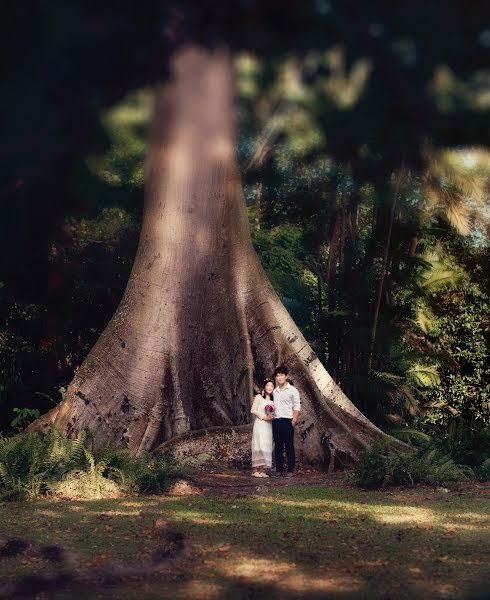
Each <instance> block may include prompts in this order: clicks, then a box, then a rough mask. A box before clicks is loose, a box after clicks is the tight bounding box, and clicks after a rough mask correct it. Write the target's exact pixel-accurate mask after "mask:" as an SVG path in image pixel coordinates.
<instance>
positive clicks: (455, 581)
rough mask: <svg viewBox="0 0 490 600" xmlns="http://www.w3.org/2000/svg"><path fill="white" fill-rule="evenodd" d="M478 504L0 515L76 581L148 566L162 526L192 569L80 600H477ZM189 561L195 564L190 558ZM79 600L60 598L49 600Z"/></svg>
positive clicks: (472, 495) (483, 524) (442, 501)
mask: <svg viewBox="0 0 490 600" xmlns="http://www.w3.org/2000/svg"><path fill="white" fill-rule="evenodd" d="M489 509H490V505H489V500H488V498H485V497H484V496H483V495H481V494H479V493H478V491H477V490H472V489H470V488H469V487H467V486H466V488H465V487H463V488H461V489H460V490H458V491H456V492H454V493H452V492H449V493H448V492H445V491H444V490H435V489H427V488H417V489H413V490H396V492H393V493H389V492H388V491H386V490H385V491H383V492H377V491H371V492H366V491H363V490H356V489H349V488H335V487H334V488H329V487H313V488H295V487H293V488H285V489H284V488H283V489H280V490H275V491H274V492H273V493H270V494H264V495H258V496H254V495H248V494H246V495H241V496H240V497H229V496H215V495H211V496H193V497H183V498H179V497H165V496H163V497H150V498H143V497H137V498H119V499H110V500H97V501H94V500H92V501H83V502H82V501H76V500H72V501H64V502H49V501H46V500H35V501H33V502H32V503H29V504H25V503H19V504H12V503H9V504H3V505H0V519H2V521H5V522H7V521H8V522H9V530H10V535H11V536H15V537H16V538H20V539H23V538H27V539H28V540H29V541H30V542H31V544H32V546H33V547H34V548H36V544H41V545H48V544H52V543H53V542H55V543H56V544H57V545H59V546H61V547H64V548H67V549H69V550H70V551H71V552H72V553H73V554H74V555H75V556H76V557H77V569H78V570H79V571H81V572H82V573H83V572H84V570H85V569H91V568H93V567H98V568H104V567H109V566H110V565H112V564H119V565H121V564H131V565H134V564H135V563H136V564H141V565H145V564H148V563H149V562H150V561H151V557H152V556H153V555H154V553H155V551H157V549H158V547H159V544H161V538H160V537H159V532H158V529H155V523H157V522H158V520H159V519H160V520H163V521H164V522H165V523H166V524H167V525H168V526H171V527H173V528H175V529H177V530H178V531H180V532H182V533H183V534H184V536H185V539H186V541H187V543H188V544H189V547H190V552H191V555H190V559H189V560H186V559H185V558H184V559H182V560H179V559H178V558H177V559H176V560H175V561H174V562H173V566H172V569H171V570H169V569H168V568H164V569H163V571H162V573H161V574H154V575H153V576H152V577H151V578H147V579H143V581H141V580H139V579H138V578H137V577H136V578H130V579H129V580H128V581H126V582H124V583H122V584H118V585H117V584H116V585H111V586H109V587H107V588H103V587H102V588H101V587H100V586H93V587H89V588H87V587H84V588H80V593H82V594H83V597H85V598H93V599H94V600H95V599H106V598H111V597H112V598H113V597H114V596H117V597H118V598H122V599H126V598H127V599H129V598H134V597H135V595H137V596H138V598H142V599H148V600H149V599H150V598H156V597H172V598H184V597H189V596H193V597H197V596H199V597H200V598H207V597H210V598H211V597H212V598H231V597H233V598H238V599H240V598H244V599H245V598H250V597H265V596H267V597H268V598H289V597H298V596H301V597H304V598H309V597H312V598H315V597H319V596H320V597H324V596H325V595H328V596H332V597H343V598H349V599H357V598H359V599H360V598H379V591H380V589H381V587H382V589H383V594H385V595H386V596H392V597H397V598H401V599H408V598H410V599H412V598H413V599H416V598H421V597H424V598H441V597H445V596H446V597H447V596H450V597H451V598H469V597H475V598H477V597H483V596H479V595H478V594H482V593H483V588H484V584H485V582H486V577H487V574H488V569H487V564H488V562H487V561H488V555H487V552H486V547H487V546H488V526H489V525H490V523H489V521H488V514H490V510H489ZM197 557H198V560H196V558H197ZM57 569H61V567H60V566H59V565H57V564H56V563H53V562H50V561H49V560H47V559H46V558H39V556H38V554H35V555H33V556H32V558H31V557H30V555H29V551H27V552H26V553H24V554H19V555H18V556H12V557H8V558H4V559H3V560H2V561H1V563H0V577H2V578H6V579H7V580H10V579H11V578H14V577H19V576H22V575H24V574H27V573H30V574H31V575H32V574H36V573H39V574H47V573H49V572H51V571H56V570H57ZM76 591H77V588H76V587H73V586H71V587H70V589H69V590H68V589H67V590H66V591H64V590H63V588H61V589H58V590H57V593H56V595H55V597H56V598H65V597H66V598H68V597H73V595H74V593H76Z"/></svg>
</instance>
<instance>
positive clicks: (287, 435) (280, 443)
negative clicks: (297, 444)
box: [272, 419, 296, 473]
mask: <svg viewBox="0 0 490 600" xmlns="http://www.w3.org/2000/svg"><path fill="white" fill-rule="evenodd" d="M272 435H273V436H274V455H275V459H276V470H277V471H279V472H280V471H282V461H283V451H284V448H286V456H287V459H288V471H291V473H292V472H293V471H294V465H295V463H296V456H295V454H294V427H293V426H292V424H291V419H274V420H273V421H272Z"/></svg>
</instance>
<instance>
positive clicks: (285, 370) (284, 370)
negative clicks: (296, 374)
mask: <svg viewBox="0 0 490 600" xmlns="http://www.w3.org/2000/svg"><path fill="white" fill-rule="evenodd" d="M278 373H284V375H287V374H288V373H289V369H288V368H287V367H286V365H279V366H278V367H276V368H275V369H274V377H275V376H276V375H277V374H278Z"/></svg>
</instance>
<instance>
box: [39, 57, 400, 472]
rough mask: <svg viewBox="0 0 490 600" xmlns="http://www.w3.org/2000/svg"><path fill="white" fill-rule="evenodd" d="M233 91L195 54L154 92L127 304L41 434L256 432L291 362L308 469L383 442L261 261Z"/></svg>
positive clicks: (142, 440)
mask: <svg viewBox="0 0 490 600" xmlns="http://www.w3.org/2000/svg"><path fill="white" fill-rule="evenodd" d="M232 91H233V77H232V62H231V58H230V55H229V53H228V52H227V50H226V49H215V50H213V51H209V50H205V49H201V48H198V47H196V46H194V47H192V46H189V47H187V48H185V49H181V50H180V51H179V52H178V53H176V55H175V56H174V58H173V60H172V62H171V78H170V79H169V81H168V82H167V83H165V84H162V85H161V86H160V87H159V88H158V89H157V90H156V100H155V110H154V117H153V123H152V128H151V133H150V141H149V149H148V155H147V164H146V170H147V189H146V199H145V203H146V204H145V213H144V222H143V227H142V231H141V237H140V243H139V248H138V252H137V256H136V259H135V263H134V266H133V269H132V272H131V275H130V279H129V282H128V286H127V289H126V292H125V294H124V297H123V299H122V301H121V303H120V305H119V307H118V309H117V311H116V313H115V314H114V317H113V318H112V320H111V321H110V323H109V324H108V326H107V327H106V329H105V331H104V332H103V333H102V335H101V337H100V339H99V340H98V342H97V343H96V345H95V346H94V348H93V349H92V351H91V352H90V354H89V356H88V357H87V359H86V360H85V362H84V363H83V364H82V366H81V367H80V369H79V370H78V371H77V373H76V375H75V377H74V379H73V381H72V383H71V384H70V386H69V388H68V391H67V394H66V396H65V398H64V400H63V402H62V403H61V404H60V405H59V406H57V407H56V408H55V409H53V410H52V411H51V412H49V413H47V414H46V415H44V416H43V417H41V418H40V419H39V420H38V421H36V422H35V423H34V424H33V425H32V428H39V427H44V426H47V424H48V423H50V422H54V423H55V424H56V425H57V426H58V427H60V428H62V429H63V430H64V431H65V432H66V433H67V434H70V433H75V432H77V431H80V430H81V429H85V428H88V429H91V430H93V431H94V432H95V443H96V445H101V444H103V443H104V442H106V441H108V440H113V441H114V442H115V443H116V444H120V445H126V446H128V447H129V448H131V449H134V450H135V451H144V450H152V449H155V448H156V447H158V446H159V445H161V444H162V443H164V442H165V441H167V440H170V439H172V438H174V437H175V436H182V435H183V434H186V433H187V432H191V431H195V430H202V429H204V428H207V427H213V426H223V427H225V428H226V427H229V426H240V425H244V424H246V423H248V422H249V421H250V406H251V402H252V399H253V395H254V388H255V389H256V388H257V387H258V385H260V382H261V381H262V380H263V379H264V377H265V376H266V375H267V376H270V375H271V373H272V371H273V369H274V367H275V366H276V365H277V364H279V363H286V364H287V365H288V366H289V368H290V376H291V378H292V379H293V382H294V385H296V386H297V387H298V389H299V391H300V394H301V398H302V407H303V410H302V412H301V418H300V422H299V425H298V428H297V445H300V446H301V448H300V451H301V454H302V456H303V457H304V459H306V460H311V461H324V460H326V461H329V462H330V463H331V464H333V463H332V461H333V459H334V456H335V455H336V456H337V458H338V457H339V456H340V457H343V458H345V460H347V461H349V460H355V459H356V458H357V457H358V455H359V451H360V450H361V449H362V448H364V447H366V446H368V445H369V444H370V443H371V442H372V441H373V440H374V439H375V438H378V437H380V436H383V435H384V434H383V433H382V432H381V431H380V430H379V429H377V428H376V427H375V426H374V425H373V424H372V423H370V422H369V421H368V420H367V419H366V418H365V417H364V416H363V415H362V414H361V413H360V412H359V411H358V410H357V409H356V407H355V406H354V405H353V404H352V403H351V402H350V401H349V400H348V398H347V397H346V396H345V395H344V394H343V393H342V391H341V390H340V388H339V387H338V386H337V385H336V384H335V383H334V381H333V380H332V378H331V377H330V376H329V374H328V373H327V372H326V370H325V369H324V367H323V366H322V365H321V363H320V362H319V360H318V358H317V357H316V356H315V354H314V353H313V352H312V350H311V348H310V347H309V345H308V343H307V342H306V340H305V339H304V337H303V335H302V334H301V333H300V331H299V330H298V328H297V327H296V325H295V324H294V322H293V321H292V319H291V318H290V316H289V314H288V313H287V311H286V310H285V308H284V306H283V305H282V303H281V301H280V300H279V298H278V296H277V295H276V293H275V292H274V290H273V288H272V286H271V284H270V282H269V281H268V279H267V277H266V275H265V273H264V271H263V269H262V267H261V265H260V263H259V261H258V258H257V256H256V254H255V251H254V249H253V247H252V243H251V237H250V231H249V222H248V217H247V212H246V207H245V202H244V199H243V193H242V187H241V182H240V176H239V172H238V167H237V162H236V157H235V133H234V125H233V94H232ZM393 443H394V444H396V442H395V441H393Z"/></svg>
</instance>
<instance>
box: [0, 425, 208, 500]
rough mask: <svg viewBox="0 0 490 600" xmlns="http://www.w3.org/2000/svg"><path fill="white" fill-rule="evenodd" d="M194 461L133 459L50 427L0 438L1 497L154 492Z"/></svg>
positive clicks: (124, 452)
mask: <svg viewBox="0 0 490 600" xmlns="http://www.w3.org/2000/svg"><path fill="white" fill-rule="evenodd" d="M201 458H205V457H201ZM198 460H201V459H198ZM194 463H196V461H194ZM194 463H192V462H189V461H187V462H186V461H177V460H175V459H174V457H173V456H172V455H171V454H151V455H149V454H147V453H146V454H145V453H143V454H141V455H140V456H137V457H136V456H133V455H131V454H130V452H129V451H128V450H127V449H124V448H123V449H121V448H114V447H112V446H111V445H107V446H105V447H104V448H102V449H101V450H98V451H95V450H94V449H92V448H91V445H90V437H89V436H87V435H86V434H80V435H78V436H77V437H76V438H74V439H67V438H66V437H65V436H64V435H63V434H61V433H60V432H59V431H58V430H57V429H55V428H54V427H51V428H50V429H49V430H48V431H46V432H44V433H41V432H37V433H34V434H25V433H21V434H18V435H15V436H11V437H2V438H0V499H2V500H23V499H32V498H38V497H40V496H42V495H57V496H63V497H69V498H88V499H90V498H94V499H95V498H102V497H107V496H111V495H120V494H122V493H139V494H157V493H160V492H162V491H163V490H164V489H166V488H167V487H168V486H169V484H170V483H171V482H172V480H174V479H177V478H179V477H182V476H183V475H188V474H189V473H190V470H191V468H192V465H193V464H194Z"/></svg>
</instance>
